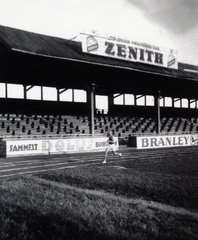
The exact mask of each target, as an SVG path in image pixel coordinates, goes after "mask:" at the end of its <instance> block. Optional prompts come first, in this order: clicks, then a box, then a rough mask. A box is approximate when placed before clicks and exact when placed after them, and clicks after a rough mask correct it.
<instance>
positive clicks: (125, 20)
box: [0, 0, 198, 65]
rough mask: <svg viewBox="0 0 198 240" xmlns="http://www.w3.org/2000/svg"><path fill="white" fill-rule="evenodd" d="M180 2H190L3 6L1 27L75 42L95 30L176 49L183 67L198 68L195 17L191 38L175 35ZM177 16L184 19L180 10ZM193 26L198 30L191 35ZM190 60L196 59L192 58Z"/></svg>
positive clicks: (20, 2)
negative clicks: (191, 65) (73, 39)
mask: <svg viewBox="0 0 198 240" xmlns="http://www.w3.org/2000/svg"><path fill="white" fill-rule="evenodd" d="M180 2H182V3H184V0H175V1H172V0H171V1H170V0H167V1H165V0H161V1H159V0H158V1H156V0H147V1H145V0H142V1H139V0H138V1H137V0H114V1H111V0H100V1H98V0H83V1H78V0H72V1H69V0H42V1H40V0H17V1H16V0H6V1H4V0H0V24H1V25H6V26H10V27H16V28H21V29H24V30H28V31H33V32H38V33H43V34H48V35H53V36H58V37H63V38H73V37H75V36H76V35H78V34H79V33H80V32H84V31H86V30H90V29H93V30H97V31H98V32H99V33H102V34H103V33H108V34H110V35H116V36H120V37H123V38H129V39H131V40H137V41H143V42H146V43H150V44H154V45H157V46H161V47H166V48H174V49H176V50H178V51H179V61H182V62H187V63H191V64H197V65H198V56H196V53H195V52H198V46H197V34H198V29H197V28H196V26H195V21H194V18H195V16H197V15H195V14H194V13H195V11H193V14H192V16H193V20H192V21H186V22H187V23H186V25H185V32H182V31H181V30H179V31H178V32H177V33H175V32H174V31H172V30H173V28H176V27H177V26H179V21H178V20H177V21H175V23H172V20H173V19H174V16H172V15H168V13H169V14H174V8H175V7H176V6H178V4H179V3H180ZM194 2H195V0H189V3H190V5H187V6H188V7H186V8H185V4H183V5H182V7H181V8H180V9H182V12H185V11H186V12H187V13H188V14H189V9H191V8H192V7H194ZM175 13H176V14H175V16H176V17H177V18H176V19H178V17H179V10H178V9H176V11H175ZM166 14H167V15H166ZM170 16H172V18H171V17H170ZM166 17H167V21H166ZM182 19H184V18H182ZM183 22H184V21H183V20H182V23H183ZM174 24H175V25H174ZM190 24H191V25H192V24H194V26H193V27H192V28H191V29H188V31H187V30H186V29H187V26H189V25H190ZM171 26H172V29H171ZM187 40H188V41H187ZM192 49H194V51H192ZM187 54H190V56H188V58H187Z"/></svg>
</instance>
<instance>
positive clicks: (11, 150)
mask: <svg viewBox="0 0 198 240" xmlns="http://www.w3.org/2000/svg"><path fill="white" fill-rule="evenodd" d="M106 147H107V137H99V138H70V139H52V140H47V139H46V140H34V139H32V140H31V139H28V140H21V141H18V140H16V141H10V140H8V141H6V156H8V157H9V156H22V155H39V154H61V153H65V154H66V153H80V152H91V151H93V152H94V151H104V150H105V149H106ZM117 148H118V142H117Z"/></svg>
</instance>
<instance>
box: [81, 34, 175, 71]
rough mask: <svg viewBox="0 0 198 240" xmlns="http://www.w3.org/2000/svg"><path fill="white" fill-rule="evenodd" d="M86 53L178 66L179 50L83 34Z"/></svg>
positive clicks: (83, 46) (164, 65) (161, 65)
mask: <svg viewBox="0 0 198 240" xmlns="http://www.w3.org/2000/svg"><path fill="white" fill-rule="evenodd" d="M81 37H82V51H83V52H85V53H90V54H95V55H100V56H105V57H110V58H117V59H119V60H125V61H132V62H141V63H146V64H151V65H156V66H160V67H166V68H174V69H177V68H178V51H177V50H172V49H166V48H162V47H157V46H154V45H150V44H147V43H141V42H137V41H131V40H128V39H122V38H116V37H102V36H96V35H94V34H81Z"/></svg>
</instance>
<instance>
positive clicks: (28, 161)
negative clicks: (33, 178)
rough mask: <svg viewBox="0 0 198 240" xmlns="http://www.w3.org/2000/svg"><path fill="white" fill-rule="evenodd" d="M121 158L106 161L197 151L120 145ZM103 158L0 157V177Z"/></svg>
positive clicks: (84, 155) (91, 155)
mask: <svg viewBox="0 0 198 240" xmlns="http://www.w3.org/2000/svg"><path fill="white" fill-rule="evenodd" d="M120 152H122V155H123V156H122V159H120V158H118V157H117V156H116V157H115V156H113V155H112V154H111V153H110V152H109V154H108V163H111V162H112V161H114V162H115V161H116V162H118V163H119V162H120V161H131V160H138V159H141V160H146V161H148V159H149V161H152V159H153V160H154V159H157V158H161V157H163V156H169V157H174V156H178V155H179V154H192V153H198V146H196V147H183V148H181V147H179V148H166V149H165V148H164V149H150V150H138V149H133V148H127V147H121V148H120ZM103 159H104V152H97V153H81V154H61V155H49V156H31V157H17V158H7V159H5V158H0V179H1V178H6V177H13V176H16V175H23V174H31V173H38V172H43V171H48V170H54V169H64V168H73V167H80V166H85V165H94V164H95V165H101V164H102V161H103Z"/></svg>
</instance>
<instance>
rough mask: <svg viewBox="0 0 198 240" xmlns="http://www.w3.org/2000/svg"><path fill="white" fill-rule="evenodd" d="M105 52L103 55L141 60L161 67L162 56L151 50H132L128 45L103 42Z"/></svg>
mask: <svg viewBox="0 0 198 240" xmlns="http://www.w3.org/2000/svg"><path fill="white" fill-rule="evenodd" d="M105 46H106V50H105V53H106V54H108V55H111V56H115V54H116V55H117V56H118V57H121V58H128V59H129V60H130V59H133V60H141V61H144V62H149V63H152V62H154V63H156V64H161V65H163V54H162V53H159V52H154V51H151V50H145V49H142V48H136V47H135V48H133V47H131V46H128V45H123V44H114V43H112V42H107V41H106V42H105Z"/></svg>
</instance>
